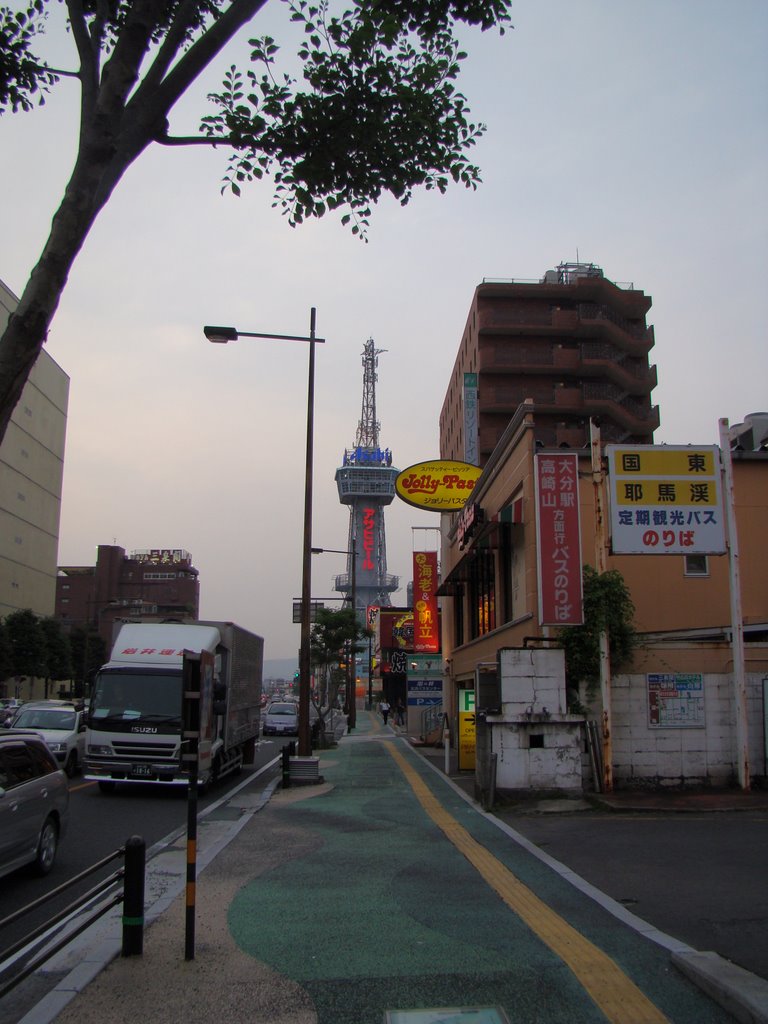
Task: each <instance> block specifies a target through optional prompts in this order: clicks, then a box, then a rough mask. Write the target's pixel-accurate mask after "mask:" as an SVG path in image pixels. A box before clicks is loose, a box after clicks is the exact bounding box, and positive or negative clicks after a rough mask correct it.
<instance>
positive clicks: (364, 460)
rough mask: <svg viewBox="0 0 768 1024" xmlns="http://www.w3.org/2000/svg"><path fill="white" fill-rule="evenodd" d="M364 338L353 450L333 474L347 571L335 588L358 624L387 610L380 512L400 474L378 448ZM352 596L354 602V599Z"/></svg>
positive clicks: (392, 583) (394, 582) (373, 363)
mask: <svg viewBox="0 0 768 1024" xmlns="http://www.w3.org/2000/svg"><path fill="white" fill-rule="evenodd" d="M385 351H386V349H377V348H376V347H375V346H374V343H373V338H369V339H368V341H367V342H366V343H365V348H364V349H363V353H362V354H363V410H362V414H361V416H360V422H359V423H358V425H357V436H356V438H355V447H354V448H346V449H345V451H344V463H343V465H341V466H339V468H338V469H337V470H336V486H337V487H338V489H339V501H340V502H341V503H342V505H349V535H348V539H347V552H348V553H347V571H346V573H344V574H343V575H340V576H337V577H336V582H335V586H334V589H335V590H337V591H338V592H340V593H342V594H343V595H344V597H345V600H347V601H348V602H349V603H350V605H352V604H354V608H355V612H356V614H357V617H358V620H360V621H362V622H365V612H366V608H367V607H368V605H379V606H380V607H389V606H390V605H391V603H392V602H391V600H390V594H392V593H393V592H394V591H395V590H397V589H398V588H399V587H400V580H399V578H398V577H397V576H392V575H390V574H389V573H388V572H387V540H386V535H385V532H384V507H385V506H386V505H389V504H390V503H391V502H392V500H393V498H394V497H395V480H396V479H397V475H398V472H399V470H397V469H395V467H394V466H393V465H392V452H391V451H390V450H389V448H383V449H382V448H381V447H380V445H379V429H380V426H381V424H380V423H379V422H378V420H377V419H376V381H377V379H378V377H377V374H376V368H377V367H378V365H379V355H380V354H381V353H382V352H385ZM353 591H354V597H353Z"/></svg>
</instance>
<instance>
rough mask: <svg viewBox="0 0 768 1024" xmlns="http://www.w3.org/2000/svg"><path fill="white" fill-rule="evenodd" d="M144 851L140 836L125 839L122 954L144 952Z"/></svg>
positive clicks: (139, 953) (145, 849)
mask: <svg viewBox="0 0 768 1024" xmlns="http://www.w3.org/2000/svg"><path fill="white" fill-rule="evenodd" d="M146 852H147V847H146V843H145V842H144V840H143V839H142V838H141V836H131V838H130V839H128V840H127V841H126V844H125V877H124V878H123V949H122V955H123V956H141V954H142V953H143V952H144V868H145V864H146Z"/></svg>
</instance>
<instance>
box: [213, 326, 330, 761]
mask: <svg viewBox="0 0 768 1024" xmlns="http://www.w3.org/2000/svg"><path fill="white" fill-rule="evenodd" d="M315 317H316V310H315V307H314V306H313V307H312V309H311V312H310V317H309V335H308V336H307V335H303V334H261V333H257V332H254V331H238V330H236V329H235V328H234V327H204V328H203V332H204V334H205V336H206V338H207V339H208V341H212V342H214V343H216V344H224V345H226V343H227V342H228V341H237V339H238V338H271V339H272V340H274V341H307V342H309V380H308V383H307V457H306V466H305V474H304V541H303V545H302V556H303V557H302V575H301V642H300V646H299V751H298V752H299V756H300V757H309V756H310V755H311V753H312V736H311V733H310V728H309V688H310V687H309V683H310V659H309V634H310V612H311V593H312V450H313V441H314V405H315V343H316V342H318V343H323V342H325V338H318V337H316V336H315Z"/></svg>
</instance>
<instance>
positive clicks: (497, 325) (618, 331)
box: [478, 302, 655, 356]
mask: <svg viewBox="0 0 768 1024" xmlns="http://www.w3.org/2000/svg"><path fill="white" fill-rule="evenodd" d="M478 333H479V335H480V349H481V351H482V349H483V348H485V347H486V345H487V344H488V343H489V342H490V340H491V339H492V338H494V337H499V338H501V337H504V338H506V337H513V338H521V337H525V338H530V339H531V340H532V341H534V340H535V339H553V340H554V339H558V338H573V339H577V340H578V339H582V338H592V337H597V338H604V339H606V340H609V341H611V342H612V343H613V344H614V345H616V346H617V348H619V349H621V350H622V351H625V352H627V353H629V354H630V355H636V356H640V355H647V354H648V352H649V351H650V350H651V349H652V348H653V346H654V344H655V337H654V331H653V327H652V326H646V324H645V322H644V321H642V320H639V321H636V320H631V319H629V318H628V317H625V316H622V315H621V313H619V312H618V311H617V310H615V309H613V308H612V307H610V306H609V305H606V304H604V303H603V304H600V303H594V302H585V303H580V304H579V305H578V306H576V307H574V308H571V309H560V308H558V307H557V306H553V307H551V308H549V309H547V308H539V309H530V310H528V309H525V308H522V309H514V308H512V309H510V308H508V307H506V305H505V304H502V303H499V304H495V305H493V306H490V307H488V308H482V309H480V310H479V311H478Z"/></svg>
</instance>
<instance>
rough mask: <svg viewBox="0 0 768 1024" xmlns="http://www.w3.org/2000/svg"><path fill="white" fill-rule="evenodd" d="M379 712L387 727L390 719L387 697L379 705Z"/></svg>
mask: <svg viewBox="0 0 768 1024" xmlns="http://www.w3.org/2000/svg"><path fill="white" fill-rule="evenodd" d="M379 711H380V712H381V717H382V718H383V719H384V725H386V724H387V718H388V717H389V701H388V700H387V698H386V697H385V698H384V699H383V700H382V702H381V703H380V704H379Z"/></svg>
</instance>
